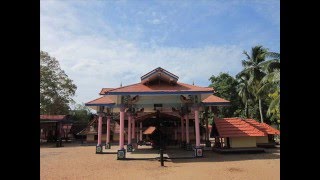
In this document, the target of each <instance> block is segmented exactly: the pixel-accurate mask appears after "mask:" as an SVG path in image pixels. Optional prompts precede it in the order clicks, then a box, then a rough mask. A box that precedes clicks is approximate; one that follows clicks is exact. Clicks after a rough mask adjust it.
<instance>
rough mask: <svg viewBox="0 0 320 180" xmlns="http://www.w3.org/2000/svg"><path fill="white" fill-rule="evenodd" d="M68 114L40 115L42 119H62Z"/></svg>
mask: <svg viewBox="0 0 320 180" xmlns="http://www.w3.org/2000/svg"><path fill="white" fill-rule="evenodd" d="M66 116H67V115H45V114H43V115H40V120H53V121H61V120H64V119H65V118H66Z"/></svg>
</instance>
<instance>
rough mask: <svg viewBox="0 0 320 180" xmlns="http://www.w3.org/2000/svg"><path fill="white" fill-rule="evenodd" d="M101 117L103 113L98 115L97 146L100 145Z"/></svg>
mask: <svg viewBox="0 0 320 180" xmlns="http://www.w3.org/2000/svg"><path fill="white" fill-rule="evenodd" d="M102 115H103V113H100V114H99V119H98V145H97V146H100V145H101V135H102Z"/></svg>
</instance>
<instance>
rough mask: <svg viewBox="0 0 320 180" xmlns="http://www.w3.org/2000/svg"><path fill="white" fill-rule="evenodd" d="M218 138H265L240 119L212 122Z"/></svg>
mask: <svg viewBox="0 0 320 180" xmlns="http://www.w3.org/2000/svg"><path fill="white" fill-rule="evenodd" d="M214 122H215V125H216V127H217V131H218V133H219V137H246V136H266V133H264V132H262V131H261V130H259V129H257V128H255V127H253V126H252V125H251V124H249V123H247V122H246V121H244V120H242V119H241V118H216V119H215V120H214Z"/></svg>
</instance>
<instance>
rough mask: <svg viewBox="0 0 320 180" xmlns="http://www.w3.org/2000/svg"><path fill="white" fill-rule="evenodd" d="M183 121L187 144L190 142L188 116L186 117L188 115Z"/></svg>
mask: <svg viewBox="0 0 320 180" xmlns="http://www.w3.org/2000/svg"><path fill="white" fill-rule="evenodd" d="M185 119H186V141H187V144H189V143H190V140H189V116H188V114H186V115H185Z"/></svg>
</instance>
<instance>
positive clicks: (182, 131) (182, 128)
mask: <svg viewBox="0 0 320 180" xmlns="http://www.w3.org/2000/svg"><path fill="white" fill-rule="evenodd" d="M181 141H184V125H183V116H181Z"/></svg>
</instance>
